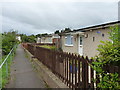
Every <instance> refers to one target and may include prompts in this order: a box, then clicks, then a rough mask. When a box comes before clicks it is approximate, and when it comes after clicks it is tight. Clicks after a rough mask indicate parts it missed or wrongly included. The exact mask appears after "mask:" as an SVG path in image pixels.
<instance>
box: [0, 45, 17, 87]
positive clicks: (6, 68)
mask: <svg viewBox="0 0 120 90" xmlns="http://www.w3.org/2000/svg"><path fill="white" fill-rule="evenodd" d="M15 48H16V45H15V46H14V47H13V48H12V49H11V51H10V52H9V54H8V55H7V56H6V58H5V59H4V61H3V62H2V63H1V65H0V73H2V68H3V66H4V65H5V64H6V66H5V70H6V75H5V76H6V78H8V58H9V57H10V56H11V57H10V59H11V60H12V55H14V53H13V52H14V49H15ZM0 88H2V82H0Z"/></svg>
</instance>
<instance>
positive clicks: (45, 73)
mask: <svg viewBox="0 0 120 90" xmlns="http://www.w3.org/2000/svg"><path fill="white" fill-rule="evenodd" d="M24 50H25V52H26V53H27V56H28V58H29V60H30V61H31V63H32V64H33V66H34V68H35V69H36V70H37V73H38V74H39V75H40V76H42V78H43V80H44V81H45V82H46V83H47V85H48V86H49V87H50V88H69V87H68V86H67V85H65V84H64V83H63V82H62V81H61V80H60V79H59V78H58V77H57V76H55V75H54V74H53V73H52V72H51V71H50V70H49V69H48V68H47V67H46V66H45V65H43V64H42V63H41V62H40V61H39V60H38V59H37V58H33V55H32V54H31V53H30V52H29V51H28V50H26V49H25V48H24Z"/></svg>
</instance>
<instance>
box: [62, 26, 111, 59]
mask: <svg viewBox="0 0 120 90" xmlns="http://www.w3.org/2000/svg"><path fill="white" fill-rule="evenodd" d="M97 32H100V33H97ZM108 32H110V29H109V28H105V29H98V30H92V31H86V32H85V34H88V37H87V38H86V37H83V55H84V56H88V57H89V58H90V57H94V56H95V55H97V54H98V51H97V48H98V45H99V44H102V43H101V42H100V41H106V40H108V41H110V39H109V34H108ZM102 34H104V36H102ZM73 37H74V39H73V40H74V41H73V46H67V45H65V36H62V37H61V38H62V50H63V51H64V52H70V53H78V52H79V51H78V50H79V49H78V43H79V42H78V36H77V35H74V36H73ZM93 37H94V39H95V40H94V41H93Z"/></svg>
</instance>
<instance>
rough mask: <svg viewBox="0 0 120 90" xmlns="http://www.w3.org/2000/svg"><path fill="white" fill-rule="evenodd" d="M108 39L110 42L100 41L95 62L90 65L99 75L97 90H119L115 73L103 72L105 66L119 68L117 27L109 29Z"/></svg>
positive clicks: (119, 86) (119, 50)
mask: <svg viewBox="0 0 120 90" xmlns="http://www.w3.org/2000/svg"><path fill="white" fill-rule="evenodd" d="M110 29H111V32H109V34H110V39H111V40H112V42H111V41H101V42H102V44H101V45H99V46H98V49H97V50H98V51H99V55H98V56H96V57H95V59H96V61H94V62H93V63H92V67H93V69H94V70H95V71H96V72H97V73H98V75H101V77H99V79H100V83H98V86H97V87H99V88H111V89H120V84H119V82H118V81H119V78H118V74H117V73H115V74H114V73H109V74H107V73H106V71H104V70H103V67H104V66H105V65H107V64H110V65H115V66H116V65H117V66H120V42H119V27H118V26H114V27H111V28H110Z"/></svg>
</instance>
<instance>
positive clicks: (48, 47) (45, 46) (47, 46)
mask: <svg viewBox="0 0 120 90" xmlns="http://www.w3.org/2000/svg"><path fill="white" fill-rule="evenodd" d="M40 47H43V48H47V49H51V50H56V49H57V48H56V47H55V46H49V45H42V46H40Z"/></svg>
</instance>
